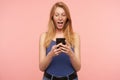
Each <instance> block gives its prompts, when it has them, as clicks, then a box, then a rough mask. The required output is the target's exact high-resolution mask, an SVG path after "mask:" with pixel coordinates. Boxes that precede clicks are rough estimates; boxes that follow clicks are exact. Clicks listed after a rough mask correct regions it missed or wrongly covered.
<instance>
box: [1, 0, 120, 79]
mask: <svg viewBox="0 0 120 80" xmlns="http://www.w3.org/2000/svg"><path fill="white" fill-rule="evenodd" d="M61 1H63V2H65V3H66V4H67V5H68V7H69V9H70V12H71V17H72V21H73V28H74V31H75V32H77V33H79V35H80V38H81V61H82V62H81V64H82V67H81V70H80V71H79V72H78V75H79V80H120V1H119V0H61ZM55 2H57V0H19V1H17V0H0V80H41V79H42V74H43V73H42V72H41V71H40V70H39V60H38V59H39V36H40V34H41V33H42V32H45V31H46V29H47V23H48V17H49V12H50V9H51V7H52V5H53V4H54V3H55Z"/></svg>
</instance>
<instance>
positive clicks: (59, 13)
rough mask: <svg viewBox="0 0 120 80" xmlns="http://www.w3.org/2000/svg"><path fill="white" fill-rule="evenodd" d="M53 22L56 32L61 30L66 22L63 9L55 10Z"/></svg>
mask: <svg viewBox="0 0 120 80" xmlns="http://www.w3.org/2000/svg"><path fill="white" fill-rule="evenodd" d="M53 20H54V23H55V26H56V28H57V29H58V30H62V29H63V27H64V25H65V23H66V20H67V16H66V13H65V11H64V9H63V8H61V7H57V8H56V10H55V13H54V15H53Z"/></svg>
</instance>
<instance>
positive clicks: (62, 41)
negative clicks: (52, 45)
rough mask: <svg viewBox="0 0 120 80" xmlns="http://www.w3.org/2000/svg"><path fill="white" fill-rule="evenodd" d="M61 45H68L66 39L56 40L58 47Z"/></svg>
mask: <svg viewBox="0 0 120 80" xmlns="http://www.w3.org/2000/svg"><path fill="white" fill-rule="evenodd" d="M59 43H62V44H63V45H65V44H66V42H65V38H56V45H57V44H59Z"/></svg>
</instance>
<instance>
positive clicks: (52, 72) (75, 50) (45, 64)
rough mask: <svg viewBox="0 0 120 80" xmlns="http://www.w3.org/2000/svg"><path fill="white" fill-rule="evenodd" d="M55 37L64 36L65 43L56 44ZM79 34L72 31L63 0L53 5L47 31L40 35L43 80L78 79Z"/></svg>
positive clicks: (67, 10) (79, 64)
mask: <svg viewBox="0 0 120 80" xmlns="http://www.w3.org/2000/svg"><path fill="white" fill-rule="evenodd" d="M56 38H65V43H66V44H62V43H59V44H56ZM79 41H80V40H79V35H78V34H76V33H74V32H73V29H72V21H71V17H70V13H69V9H68V7H67V6H66V4H64V3H63V2H57V3H56V4H54V5H53V7H52V9H51V12H50V18H49V23H48V31H47V32H46V33H43V34H42V35H41V37H40V55H39V65H40V70H41V71H43V72H44V77H43V80H78V77H77V73H76V72H77V71H79V70H80V67H81V63H80V43H79Z"/></svg>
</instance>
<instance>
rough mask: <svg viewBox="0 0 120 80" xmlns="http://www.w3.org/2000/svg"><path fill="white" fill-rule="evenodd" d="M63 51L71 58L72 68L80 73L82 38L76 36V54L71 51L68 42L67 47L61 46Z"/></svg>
mask: <svg viewBox="0 0 120 80" xmlns="http://www.w3.org/2000/svg"><path fill="white" fill-rule="evenodd" d="M61 46H62V47H61V51H62V52H64V53H66V54H67V55H68V56H69V57H70V61H71V64H72V66H73V67H74V69H75V70H76V71H79V70H80V68H81V61H80V38H79V35H78V34H75V47H74V52H73V51H72V49H71V46H70V44H69V43H68V42H67V41H66V45H61Z"/></svg>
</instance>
